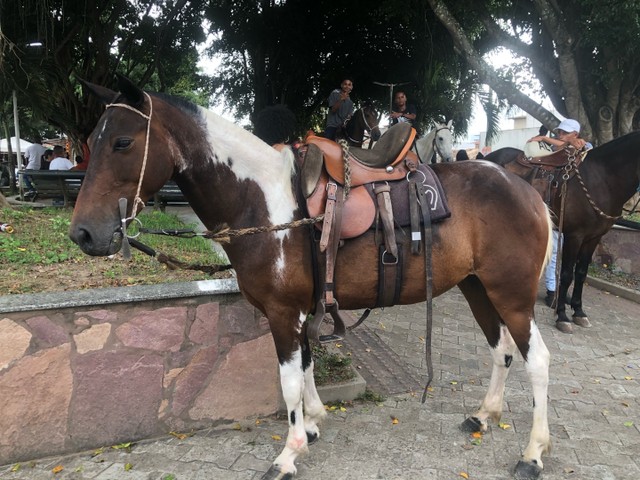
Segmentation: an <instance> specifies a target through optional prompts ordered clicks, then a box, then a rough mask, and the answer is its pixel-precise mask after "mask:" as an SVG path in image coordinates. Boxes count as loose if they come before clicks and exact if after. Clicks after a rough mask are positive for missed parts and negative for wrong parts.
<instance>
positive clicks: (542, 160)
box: [517, 146, 585, 170]
mask: <svg viewBox="0 0 640 480" xmlns="http://www.w3.org/2000/svg"><path fill="white" fill-rule="evenodd" d="M584 156H585V155H581V154H580V152H579V151H578V150H577V149H575V148H574V147H572V146H567V147H565V148H563V149H562V150H558V151H557V152H553V153H551V154H548V155H542V156H537V157H528V156H527V155H526V154H523V155H520V156H518V158H517V162H518V163H520V164H521V165H524V166H526V167H541V168H542V169H544V170H554V169H556V168H562V167H564V166H565V165H568V164H569V162H571V161H573V162H574V164H575V166H576V167H577V166H579V165H580V163H582V160H583V159H584Z"/></svg>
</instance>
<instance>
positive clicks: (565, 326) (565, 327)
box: [556, 321, 573, 333]
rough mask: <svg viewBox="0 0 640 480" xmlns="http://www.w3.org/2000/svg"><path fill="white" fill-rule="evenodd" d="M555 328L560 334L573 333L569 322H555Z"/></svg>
mask: <svg viewBox="0 0 640 480" xmlns="http://www.w3.org/2000/svg"><path fill="white" fill-rule="evenodd" d="M556 328H557V329H558V330H560V331H561V332H562V333H573V325H571V323H570V322H560V321H558V322H556Z"/></svg>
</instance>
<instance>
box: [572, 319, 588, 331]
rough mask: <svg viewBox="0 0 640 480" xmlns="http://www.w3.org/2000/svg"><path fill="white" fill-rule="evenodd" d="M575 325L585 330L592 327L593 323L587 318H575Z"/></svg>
mask: <svg viewBox="0 0 640 480" xmlns="http://www.w3.org/2000/svg"><path fill="white" fill-rule="evenodd" d="M573 323H575V324H576V325H579V326H581V327H585V328H589V327H591V322H590V321H589V319H588V318H587V317H573Z"/></svg>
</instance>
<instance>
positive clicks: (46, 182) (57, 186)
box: [18, 170, 187, 210]
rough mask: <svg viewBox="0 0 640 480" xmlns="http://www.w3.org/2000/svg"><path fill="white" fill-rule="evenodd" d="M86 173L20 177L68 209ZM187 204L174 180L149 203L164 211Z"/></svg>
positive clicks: (49, 172)
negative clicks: (58, 200)
mask: <svg viewBox="0 0 640 480" xmlns="http://www.w3.org/2000/svg"><path fill="white" fill-rule="evenodd" d="M85 173H86V172H84V171H82V170H78V171H76V170H20V171H19V172H18V175H20V176H22V175H29V176H30V177H31V183H32V184H33V186H34V187H35V189H36V190H37V191H38V198H44V197H61V198H62V205H63V206H65V207H68V206H72V205H73V204H74V202H75V200H76V198H78V193H79V192H80V187H81V186H82V180H83V179H84V176H85ZM186 203H187V201H186V200H185V198H184V196H183V195H182V192H181V191H180V188H178V185H176V183H175V182H174V181H173V180H169V181H168V182H167V183H166V184H165V185H164V186H163V187H162V188H161V189H160V191H159V192H158V193H157V194H156V195H155V196H154V198H152V199H150V200H149V202H147V204H148V205H156V204H157V205H158V206H159V207H160V208H161V209H162V210H164V207H166V206H167V205H175V204H186Z"/></svg>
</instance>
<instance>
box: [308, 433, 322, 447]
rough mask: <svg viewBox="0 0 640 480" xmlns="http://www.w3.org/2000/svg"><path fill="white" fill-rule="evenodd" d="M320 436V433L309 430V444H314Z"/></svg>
mask: <svg viewBox="0 0 640 480" xmlns="http://www.w3.org/2000/svg"><path fill="white" fill-rule="evenodd" d="M318 438H320V435H318V434H317V433H313V432H307V445H313V444H314V443H316V441H317V440H318Z"/></svg>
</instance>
